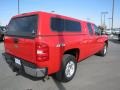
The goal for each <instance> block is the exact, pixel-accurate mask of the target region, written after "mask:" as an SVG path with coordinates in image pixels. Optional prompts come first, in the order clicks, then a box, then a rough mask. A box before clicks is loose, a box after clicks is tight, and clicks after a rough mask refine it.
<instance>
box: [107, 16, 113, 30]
mask: <svg viewBox="0 0 120 90" xmlns="http://www.w3.org/2000/svg"><path fill="white" fill-rule="evenodd" d="M108 20H109V29H111V20H112V18H108Z"/></svg>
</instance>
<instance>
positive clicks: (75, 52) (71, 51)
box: [64, 48, 80, 61]
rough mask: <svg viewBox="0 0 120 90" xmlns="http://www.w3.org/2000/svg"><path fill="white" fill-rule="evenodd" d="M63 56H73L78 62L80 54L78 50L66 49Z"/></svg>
mask: <svg viewBox="0 0 120 90" xmlns="http://www.w3.org/2000/svg"><path fill="white" fill-rule="evenodd" d="M64 54H70V55H73V56H75V58H76V60H77V61H78V59H79V54H80V49H79V48H73V49H68V50H66V51H65V52H64Z"/></svg>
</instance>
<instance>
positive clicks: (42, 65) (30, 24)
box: [3, 12, 108, 82]
mask: <svg viewBox="0 0 120 90" xmlns="http://www.w3.org/2000/svg"><path fill="white" fill-rule="evenodd" d="M4 47H5V53H4V54H3V55H4V56H5V59H6V61H7V63H9V64H10V66H12V67H13V68H19V69H21V70H23V71H24V72H25V73H27V74H29V75H31V76H33V77H44V76H46V75H53V74H54V75H55V77H56V79H57V80H60V81H63V82H68V81H70V80H71V79H72V78H73V77H74V75H75V72H76V69H77V62H80V61H82V60H84V59H85V58H87V57H89V56H91V55H93V54H96V53H97V54H99V55H101V56H105V55H106V53H107V47H108V37H107V36H106V35H101V31H100V30H99V29H98V28H97V26H96V25H95V24H93V23H90V22H86V21H82V20H77V19H74V18H70V17H66V16H62V15H57V14H53V13H47V12H31V13H25V14H20V15H17V16H14V17H13V18H12V19H11V20H10V23H9V24H8V27H7V31H6V34H5V38H4Z"/></svg>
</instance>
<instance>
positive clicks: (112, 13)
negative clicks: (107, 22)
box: [111, 0, 115, 30]
mask: <svg viewBox="0 0 120 90" xmlns="http://www.w3.org/2000/svg"><path fill="white" fill-rule="evenodd" d="M112 4H113V5H112V27H111V29H112V30H113V23H114V4H115V0H113V3H112Z"/></svg>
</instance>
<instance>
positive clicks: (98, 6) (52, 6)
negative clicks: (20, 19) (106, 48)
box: [0, 0, 120, 27]
mask: <svg viewBox="0 0 120 90" xmlns="http://www.w3.org/2000/svg"><path fill="white" fill-rule="evenodd" d="M53 10H54V11H55V13H57V14H61V15H65V16H70V17H73V18H77V19H82V20H89V21H91V22H94V23H95V24H97V25H100V20H101V14H100V13H101V12H104V11H107V12H108V14H107V15H106V24H107V25H108V27H109V22H108V21H109V19H108V18H111V13H112V12H111V10H112V0H20V12H21V13H26V12H31V11H46V12H51V11H53ZM16 14H17V0H1V1H0V24H2V25H6V24H8V22H9V20H10V18H11V17H12V16H14V15H16ZM114 18H115V19H114V27H120V0H115V17H114Z"/></svg>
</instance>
